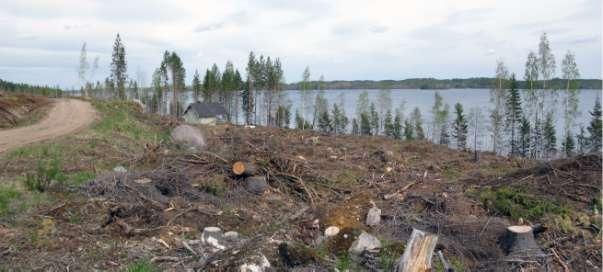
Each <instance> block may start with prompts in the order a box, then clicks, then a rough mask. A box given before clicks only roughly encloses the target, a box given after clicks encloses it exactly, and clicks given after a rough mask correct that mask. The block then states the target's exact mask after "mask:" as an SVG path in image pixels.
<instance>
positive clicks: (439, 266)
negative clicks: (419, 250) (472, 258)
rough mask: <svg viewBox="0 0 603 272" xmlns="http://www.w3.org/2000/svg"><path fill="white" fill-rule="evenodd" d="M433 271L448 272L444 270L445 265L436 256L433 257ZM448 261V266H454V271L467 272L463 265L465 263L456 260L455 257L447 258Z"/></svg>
mask: <svg viewBox="0 0 603 272" xmlns="http://www.w3.org/2000/svg"><path fill="white" fill-rule="evenodd" d="M433 260H434V261H433V270H434V271H436V272H446V271H445V270H444V264H443V263H442V262H441V261H440V258H438V257H437V256H436V255H434V256H433ZM446 260H447V261H448V264H450V266H452V269H454V272H463V271H465V266H464V265H463V263H462V262H461V261H460V260H459V259H457V258H455V257H450V258H446Z"/></svg>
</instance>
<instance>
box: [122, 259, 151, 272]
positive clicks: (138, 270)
mask: <svg viewBox="0 0 603 272" xmlns="http://www.w3.org/2000/svg"><path fill="white" fill-rule="evenodd" d="M125 271H126V272H159V271H160V270H159V268H157V267H156V266H155V265H153V264H152V263H151V262H150V261H148V260H140V261H136V262H134V263H132V264H130V265H128V267H127V268H126V270H125Z"/></svg>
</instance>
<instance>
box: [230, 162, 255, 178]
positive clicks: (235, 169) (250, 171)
mask: <svg viewBox="0 0 603 272" xmlns="http://www.w3.org/2000/svg"><path fill="white" fill-rule="evenodd" d="M232 173H233V174H235V175H237V176H253V175H255V174H256V173H257V167H256V166H255V165H254V164H253V163H249V162H242V161H237V162H235V163H234V164H233V165H232Z"/></svg>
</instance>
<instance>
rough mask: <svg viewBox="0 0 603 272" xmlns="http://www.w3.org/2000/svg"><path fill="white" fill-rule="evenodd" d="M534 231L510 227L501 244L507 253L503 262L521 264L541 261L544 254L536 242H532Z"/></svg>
mask: <svg viewBox="0 0 603 272" xmlns="http://www.w3.org/2000/svg"><path fill="white" fill-rule="evenodd" d="M533 231H534V229H533V228H532V227H531V226H510V227H508V228H507V233H506V234H505V236H504V237H503V240H502V244H503V247H504V249H505V250H506V251H507V252H508V254H507V257H506V258H505V261H508V262H514V261H517V262H522V261H531V260H542V259H543V258H546V254H544V252H542V250H541V249H540V247H539V246H538V244H537V243H536V240H534V232H533Z"/></svg>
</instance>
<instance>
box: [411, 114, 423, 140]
mask: <svg viewBox="0 0 603 272" xmlns="http://www.w3.org/2000/svg"><path fill="white" fill-rule="evenodd" d="M410 118H411V120H412V123H413V126H414V127H413V130H414V134H413V138H414V139H416V140H424V139H425V132H424V131H423V117H421V110H419V108H418V107H415V109H414V110H413V111H412V114H411V117H410Z"/></svg>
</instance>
